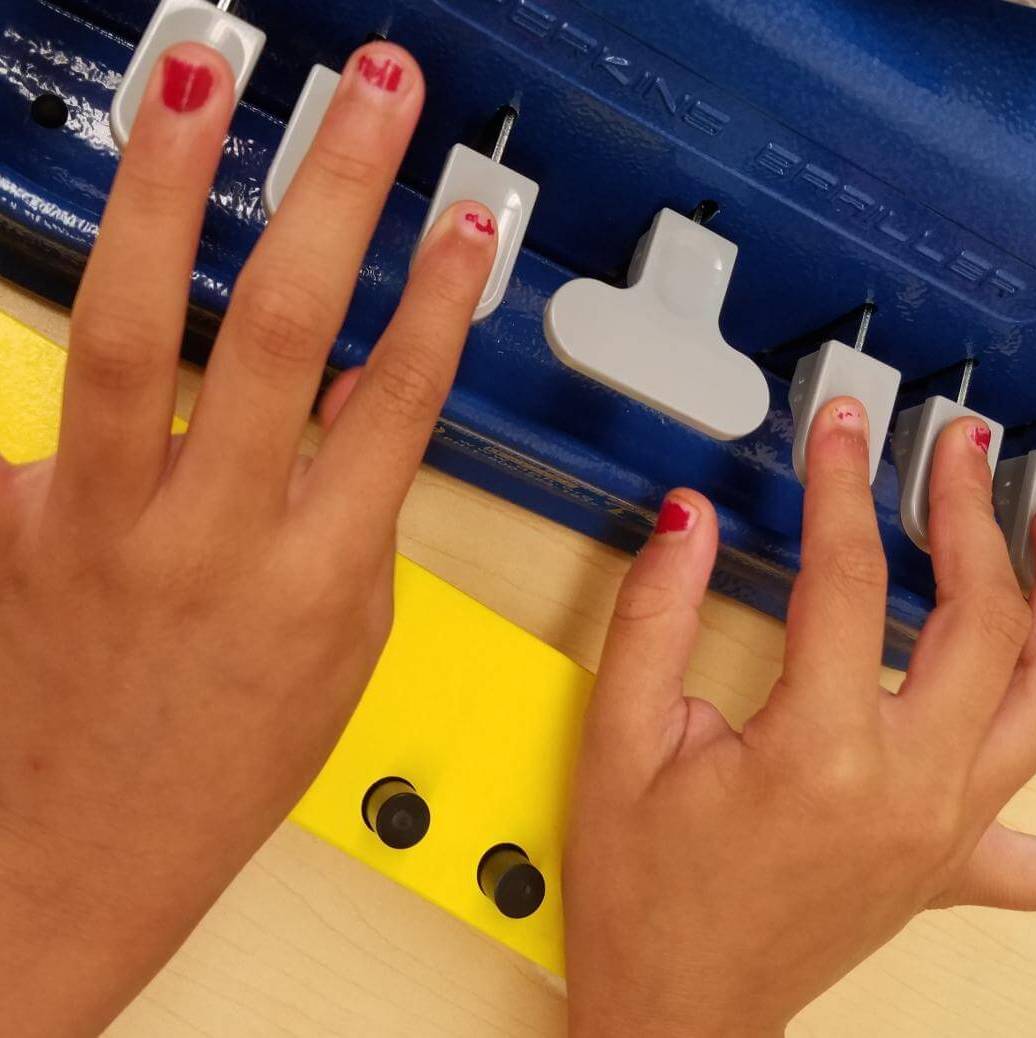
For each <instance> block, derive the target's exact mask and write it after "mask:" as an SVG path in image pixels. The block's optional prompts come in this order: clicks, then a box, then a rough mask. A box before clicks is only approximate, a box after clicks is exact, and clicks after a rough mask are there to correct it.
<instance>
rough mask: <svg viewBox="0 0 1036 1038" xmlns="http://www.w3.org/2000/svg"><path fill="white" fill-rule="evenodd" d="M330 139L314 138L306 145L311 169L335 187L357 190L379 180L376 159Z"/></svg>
mask: <svg viewBox="0 0 1036 1038" xmlns="http://www.w3.org/2000/svg"><path fill="white" fill-rule="evenodd" d="M333 140H334V138H333V137H331V138H330V139H320V138H318V139H317V140H316V141H315V142H314V144H313V146H312V147H311V148H310V151H309V157H308V161H309V163H310V167H311V169H312V170H313V171H314V172H315V173H316V176H317V177H318V178H320V179H321V180H322V181H323V182H324V183H325V184H327V185H328V186H329V187H330V188H331V189H332V190H335V191H357V190H362V189H366V188H369V187H370V186H371V185H372V184H379V183H380V182H381V181H382V180H383V179H384V174H383V172H382V167H381V165H380V164H379V163H378V162H377V160H376V159H374V158H371V157H368V156H366V155H364V154H362V153H358V152H356V151H353V150H351V149H350V148H349V147H347V146H345V145H341V144H335V143H332V141H333Z"/></svg>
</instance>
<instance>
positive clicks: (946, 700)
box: [902, 418, 1032, 758]
mask: <svg viewBox="0 0 1036 1038" xmlns="http://www.w3.org/2000/svg"><path fill="white" fill-rule="evenodd" d="M988 445H989V430H988V428H987V427H986V425H985V423H983V422H981V421H980V420H977V419H974V418H963V419H960V420H958V421H956V422H954V423H953V424H952V425H951V426H949V428H948V429H946V431H945V432H944V433H943V434H942V436H941V437H940V438H939V442H938V444H937V445H936V450H935V457H934V459H933V464H932V477H931V486H930V495H929V496H930V502H931V506H930V511H931V515H930V519H929V530H930V536H931V545H932V565H933V568H934V570H935V577H936V584H937V605H936V608H935V610H934V611H933V612H932V614H931V616H930V617H929V618H928V622H927V623H926V624H925V626H924V630H923V631H922V634H921V638H920V640H919V641H918V644H917V648H916V649H915V650H914V656H913V660H912V662H911V665H910V671H909V675H908V679H907V683H906V685H905V686H904V688H903V690H902V695H903V699H902V702H903V703H904V705H905V706H906V707H907V708H908V709H910V710H911V711H913V712H914V714H915V715H917V719H918V724H919V725H921V726H922V728H923V730H924V731H925V732H927V733H929V737H930V738H931V739H932V740H941V741H942V742H943V744H944V745H945V747H946V752H947V753H948V754H952V755H953V756H954V757H956V758H959V757H960V755H961V752H962V747H967V748H969V750H970V752H971V753H975V752H976V751H977V750H978V747H979V745H980V743H981V742H982V741H983V740H984V739H985V737H986V734H987V732H988V729H989V723H990V721H991V719H992V718H993V716H994V714H995V713H996V711H997V709H998V708H999V706H1000V704H1001V702H1002V701H1003V698H1004V694H1005V692H1006V691H1007V687H1008V684H1009V682H1010V681H1011V678H1012V675H1013V674H1014V670H1015V666H1016V664H1017V662H1018V659H1019V655H1020V653H1021V651H1022V648H1023V646H1024V645H1025V643H1026V641H1027V640H1028V637H1029V634H1030V631H1031V628H1032V615H1031V613H1030V611H1029V609H1028V607H1027V606H1026V604H1025V601H1024V599H1023V598H1022V595H1021V592H1020V590H1019V588H1018V583H1017V580H1016V579H1015V576H1014V573H1013V571H1012V569H1011V563H1010V559H1009V558H1008V553H1007V546H1006V544H1005V542H1004V537H1003V534H1002V533H1001V531H1000V528H999V526H998V525H997V522H996V519H995V518H994V515H993V505H992V483H991V479H992V477H991V475H990V471H989V463H988V461H987V458H986V448H987V447H988Z"/></svg>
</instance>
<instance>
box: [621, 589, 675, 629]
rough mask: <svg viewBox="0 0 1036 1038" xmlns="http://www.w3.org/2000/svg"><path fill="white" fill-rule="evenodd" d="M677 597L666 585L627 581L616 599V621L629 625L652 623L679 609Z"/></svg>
mask: <svg viewBox="0 0 1036 1038" xmlns="http://www.w3.org/2000/svg"><path fill="white" fill-rule="evenodd" d="M677 605H678V602H677V596H676V594H675V592H674V591H673V589H672V588H671V587H670V586H668V585H666V584H658V583H654V582H653V581H646V580H637V581H627V582H626V583H625V584H623V586H622V588H621V589H620V590H619V594H618V597H617V598H616V599H615V611H614V612H615V619H616V620H618V621H620V622H622V623H628V624H641V623H650V622H651V621H652V620H657V619H658V618H659V617H662V616H666V615H667V614H669V613H671V612H672V611H673V610H674V609H675V608H677Z"/></svg>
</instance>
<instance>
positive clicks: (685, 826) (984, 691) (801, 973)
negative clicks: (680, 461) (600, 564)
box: [564, 399, 1036, 1038]
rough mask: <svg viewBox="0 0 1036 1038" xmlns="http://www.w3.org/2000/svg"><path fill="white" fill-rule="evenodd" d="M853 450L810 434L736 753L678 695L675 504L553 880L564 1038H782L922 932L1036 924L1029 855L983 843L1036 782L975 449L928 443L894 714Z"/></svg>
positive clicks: (846, 409)
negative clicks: (764, 677)
mask: <svg viewBox="0 0 1036 1038" xmlns="http://www.w3.org/2000/svg"><path fill="white" fill-rule="evenodd" d="M867 437H868V430H867V421H866V416H865V414H864V411H863V407H862V405H861V404H860V403H859V402H858V401H855V400H849V399H840V400H836V401H833V402H831V403H829V404H828V405H827V406H826V407H825V408H823V409H822V410H821V411H820V412H819V413H818V415H817V418H816V420H815V422H814V424H813V429H812V434H811V437H810V441H809V448H808V476H809V479H808V485H807V489H806V504H805V522H804V529H803V544H802V572H801V573H800V575H799V577H798V579H797V580H796V583H795V588H794V592H793V596H792V600H791V604H790V608H789V612H788V627H787V653H786V658H785V665H784V672H783V674H782V676H781V678H780V680H779V681H778V682H777V684H776V685H775V687H774V689H773V692H772V693H771V696H770V699H769V702H768V703H767V704H766V706H765V707H764V708H763V709H762V710H761V711H760V712H759V713H758V714H757V715H756V716H755V717H753V718H752V719H751V721H749V723H748V724H747V725H746V726H745V728H744V731H743V732H741V733H740V734H739V733H737V732H734V731H732V730H731V728H730V727H729V726H728V725H727V723H726V721H725V720H724V719H723V717H722V716H721V715H720V714H719V712H718V711H717V710H716V709H715V708H714V707H713V706H711V705H710V704H709V703H707V702H704V701H702V700H697V699H686V698H684V694H683V675H684V672H685V670H686V668H687V664H688V661H689V657H690V653H691V649H692V646H693V643H694V636H695V631H696V628H697V624H698V607H699V605H700V604H701V601H702V599H703V597H704V595H705V589H706V585H707V582H708V578H709V574H710V572H711V569H712V566H713V562H714V559H715V553H716V543H717V528H716V517H715V513H714V512H713V510H712V508H711V507H710V505H709V503H708V501H706V500H705V499H704V498H703V497H702V496H701V495H699V494H695V493H694V492H693V491H689V490H678V491H675V492H673V494H671V495H670V497H669V498H668V501H667V503H666V505H665V507H664V509H663V511H662V518H663V524H662V526H663V529H661V530H659V532H656V533H655V534H654V536H652V538H651V539H650V541H649V542H648V544H647V545H646V547H645V548H644V550H643V551H642V552H641V554H640V556H639V557H638V558H637V560H636V561H635V562H634V563H633V565H632V567H631V569H630V572H629V575H628V576H627V578H626V581H625V583H624V585H623V587H622V590H621V591H620V593H619V598H618V602H617V604H616V609H615V617H614V620H613V621H612V626H611V630H610V632H609V636H608V641H607V645H606V648H605V652H604V658H603V660H602V663H601V668H600V674H599V677H598V681H597V688H596V692H595V695H594V698H593V701H592V703H591V705H590V708H589V712H588V715H587V719H586V730H585V738H584V746H583V750H582V756H581V760H580V764H579V768H578V774H577V781H576V790H575V801H574V809H573V819H572V824H571V829H570V834H569V842H568V848H567V855H566V861H565V890H564V894H565V907H566V933H567V947H568V977H569V995H570V1018H571V1024H572V1026H571V1032H570V1034H571V1035H572V1038H612V1036H614V1038H619V1036H624V1038H625V1036H630V1035H636V1036H637V1038H677V1036H680V1038H686V1036H694V1038H702V1036H712V1035H717V1036H719V1035H723V1036H743V1035H777V1034H781V1033H782V1032H783V1030H784V1027H785V1025H786V1024H787V1022H788V1021H789V1020H790V1019H791V1017H792V1016H793V1015H794V1014H795V1013H797V1012H798V1011H799V1010H800V1009H802V1008H803V1007H804V1006H805V1005H806V1004H807V1003H808V1002H809V1001H811V1000H812V999H813V998H815V997H816V996H817V995H819V994H820V993H821V992H822V991H823V990H825V989H826V988H827V987H829V986H830V985H832V984H833V983H834V982H835V981H836V980H838V979H839V978H840V977H842V976H844V975H845V974H846V973H847V972H848V971H849V970H850V969H852V967H853V966H855V965H856V964H857V963H859V962H860V961H861V960H862V959H863V958H865V957H866V956H868V955H869V954H870V953H871V952H873V951H874V950H875V949H877V948H878V947H880V946H881V945H882V944H884V943H885V942H886V941H888V940H889V939H890V938H891V937H892V936H893V935H894V934H896V933H897V932H898V931H899V930H900V929H901V928H902V927H903V926H904V925H905V924H906V923H907V922H908V921H909V920H910V919H911V917H912V916H914V915H915V914H916V913H917V912H920V911H921V910H922V909H924V908H929V907H941V906H946V905H952V904H982V905H996V906H1001V907H1005V908H1025V909H1032V908H1036V841H1034V840H1033V838H1032V837H1029V836H1024V835H1021V834H1019V833H1015V832H1011V831H1009V830H1007V829H1004V828H1002V827H1001V826H1000V825H999V824H998V823H997V822H996V820H995V819H996V815H997V813H998V812H999V811H1000V809H1001V808H1002V807H1003V806H1004V804H1005V803H1006V801H1007V800H1008V799H1009V798H1010V797H1011V796H1012V795H1013V794H1014V793H1015V791H1016V790H1017V789H1018V788H1019V787H1020V786H1021V785H1022V783H1024V782H1025V781H1026V780H1027V779H1028V778H1029V777H1030V776H1031V775H1032V774H1033V772H1034V770H1036V636H1034V635H1033V634H1032V633H1031V630H1032V615H1031V612H1030V610H1029V608H1028V607H1027V605H1026V604H1025V601H1024V599H1023V598H1022V595H1021V593H1020V592H1019V589H1018V585H1017V583H1016V581H1015V578H1014V575H1013V573H1012V570H1011V566H1010V563H1009V561H1008V556H1007V550H1006V546H1005V544H1004V538H1003V536H1002V534H1001V532H1000V530H999V528H998V526H997V524H996V521H995V520H994V518H993V510H992V506H991V485H990V472H989V465H988V462H987V457H986V453H985V449H984V445H988V442H989V438H988V429H987V428H986V427H985V426H984V425H982V424H981V423H978V422H976V421H975V420H974V419H962V420H960V421H958V422H956V423H954V424H953V425H952V426H951V427H950V428H949V429H948V430H947V431H946V432H945V433H944V435H943V436H942V438H941V439H940V441H939V444H938V447H937V451H936V457H935V463H934V469H933V473H932V482H931V530H930V532H931V542H932V562H933V565H934V567H935V573H936V577H937V580H938V604H937V606H936V608H935V610H934V611H933V612H932V614H931V616H930V617H929V620H928V622H927V624H926V625H925V628H924V631H923V633H922V635H921V638H920V640H919V642H918V644H917V647H916V649H915V651H914V655H913V659H912V661H911V665H910V670H909V673H908V675H907V678H906V681H905V683H904V685H903V687H902V690H901V692H900V693H899V694H898V695H891V694H889V693H888V692H886V691H885V690H884V689H882V688H881V687H880V686H879V684H878V677H879V668H880V663H881V653H882V643H883V636H884V627H885V591H886V566H885V559H884V555H883V552H882V547H881V542H880V540H879V538H878V528H877V523H876V520H875V513H874V506H873V502H872V498H871V493H870V487H869V482H868V451H867ZM666 528H668V532H665V529H666Z"/></svg>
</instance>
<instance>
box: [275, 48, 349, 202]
mask: <svg viewBox="0 0 1036 1038" xmlns="http://www.w3.org/2000/svg"><path fill="white" fill-rule="evenodd" d="M341 80H342V77H341V75H340V74H339V73H337V72H334V71H332V70H331V69H329V68H328V67H327V66H326V65H314V66H313V67H312V68H311V69H310V70H309V75H308V76H307V77H306V82H305V83H304V84H303V87H302V92H301V93H300V94H299V98H298V100H297V101H296V102H295V107H294V109H293V110H292V113H291V118H290V119H289V120H288V125H287V127H285V130H284V136H283V137H282V138H281V143H280V144H279V145H278V147H277V153H276V154H275V155H274V157H273V161H272V162H271V163H270V168H269V170H268V171H267V173H266V181H265V182H264V184H263V208H264V209H265V210H266V215H267V216H273V214H274V213H275V212H276V211H277V208H278V206H279V205H280V204H281V202H282V201H283V200H284V195H285V193H286V192H287V190H288V185H289V184H290V183H291V182H292V179H293V178H294V176H295V174H296V173H297V172H298V169H299V166H300V165H301V164H302V160H303V159H304V158H305V157H306V152H307V151H309V147H310V145H311V144H312V143H313V138H314V137H316V135H317V130H318V129H319V128H320V124H321V122H323V119H324V116H325V115H326V114H327V109H328V107H329V106H330V104H331V99H332V98H333V97H334V96H335V91H336V90H337V89H338V84H339V83H340V82H341Z"/></svg>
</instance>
